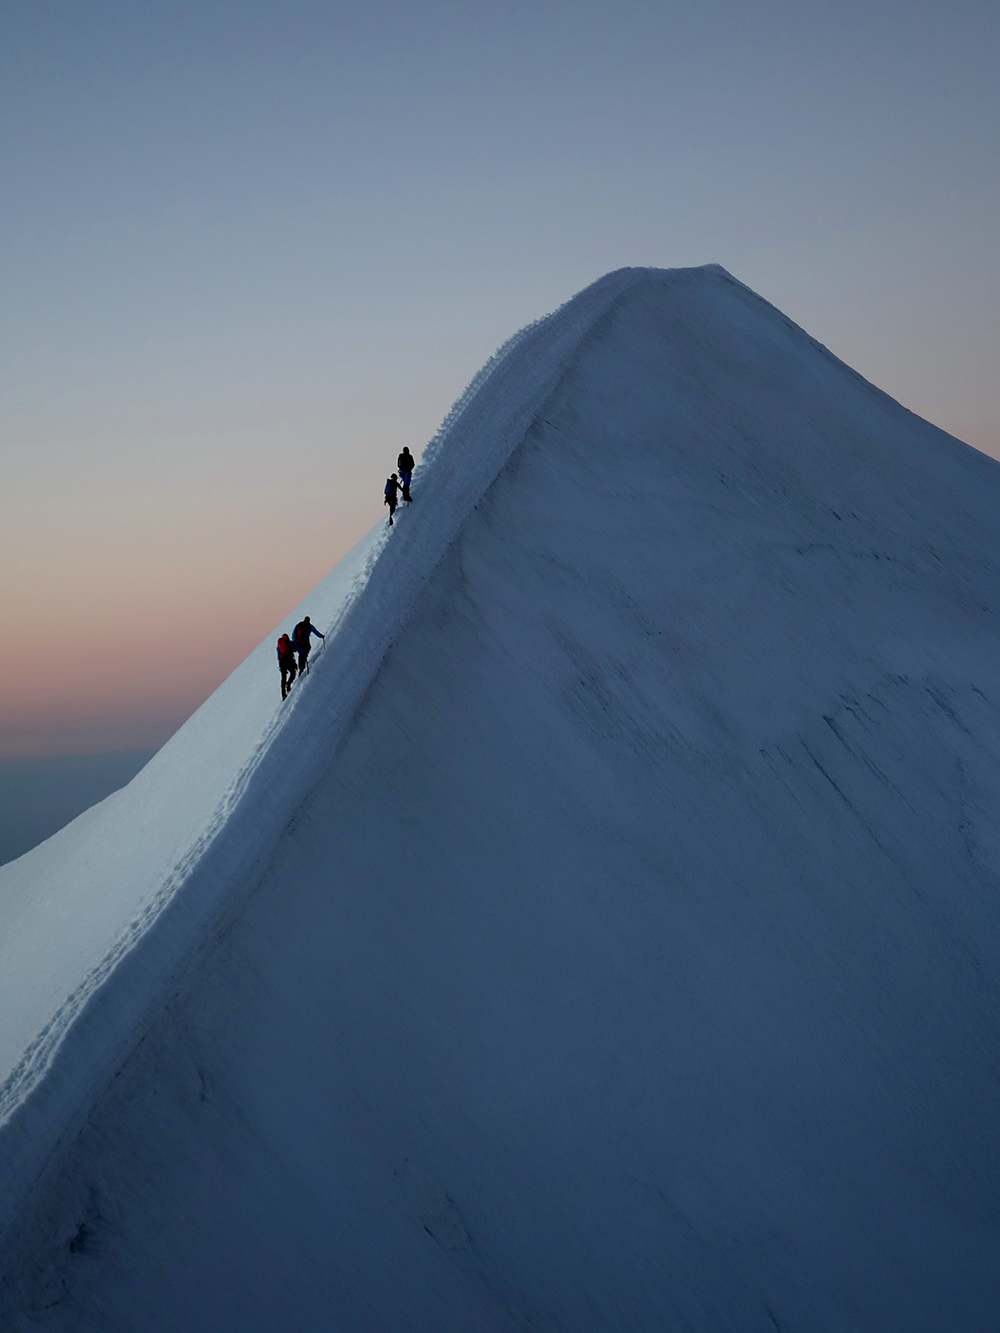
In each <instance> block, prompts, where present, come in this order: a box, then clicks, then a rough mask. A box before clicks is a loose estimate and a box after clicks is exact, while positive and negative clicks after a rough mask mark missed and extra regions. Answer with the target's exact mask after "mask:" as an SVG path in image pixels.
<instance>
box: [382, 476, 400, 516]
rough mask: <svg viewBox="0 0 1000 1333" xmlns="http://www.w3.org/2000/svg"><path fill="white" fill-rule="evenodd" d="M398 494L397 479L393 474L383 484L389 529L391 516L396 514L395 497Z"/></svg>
mask: <svg viewBox="0 0 1000 1333" xmlns="http://www.w3.org/2000/svg"><path fill="white" fill-rule="evenodd" d="M398 494H399V478H398V477H397V476H396V474H395V472H394V473H393V474H392V476H391V477H390V478H389V480H388V481H387V482H386V483H385V502H386V504H387V505H388V506H389V527H390V528H391V527H392V516H393V514H394V513H395V512H396V504H397V500H396V497H397V495H398Z"/></svg>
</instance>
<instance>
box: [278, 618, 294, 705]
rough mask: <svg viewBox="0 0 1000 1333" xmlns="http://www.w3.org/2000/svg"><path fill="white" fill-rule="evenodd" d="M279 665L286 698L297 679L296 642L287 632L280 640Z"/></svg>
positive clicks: (282, 690)
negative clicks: (293, 641)
mask: <svg viewBox="0 0 1000 1333" xmlns="http://www.w3.org/2000/svg"><path fill="white" fill-rule="evenodd" d="M278 666H279V667H281V697H282V699H284V698H285V696H286V695H287V694H288V691H289V690H290V689H291V688H292V681H293V680H294V679H295V644H294V643H292V641H291V639H290V638H289V637H288V635H287V634H282V636H281V638H280V639H279V640H278Z"/></svg>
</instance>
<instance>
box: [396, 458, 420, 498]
mask: <svg viewBox="0 0 1000 1333" xmlns="http://www.w3.org/2000/svg"><path fill="white" fill-rule="evenodd" d="M396 466H397V467H398V468H399V479H400V481H401V482H402V483H403V499H404V500H405V501H406V503H407V504H409V503H410V501H411V500H412V499H413V496H412V495H411V494H410V478H411V477H412V476H413V469H414V468H415V467H416V463H415V462H414V461H413V455H412V454H411V453H410V451H409V449H408V448H407V447H406V445H404V446H403V452H402V453H401V454H400V455H399V457H398V458H397V459H396Z"/></svg>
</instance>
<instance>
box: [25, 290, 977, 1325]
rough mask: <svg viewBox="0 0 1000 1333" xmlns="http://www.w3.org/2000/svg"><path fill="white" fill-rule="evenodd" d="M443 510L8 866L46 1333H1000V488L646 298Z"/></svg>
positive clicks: (813, 367) (649, 293) (498, 422)
mask: <svg viewBox="0 0 1000 1333" xmlns="http://www.w3.org/2000/svg"><path fill="white" fill-rule="evenodd" d="M414 492H415V495H416V497H417V498H416V501H415V503H414V506H413V508H412V510H411V511H408V512H405V513H403V514H402V515H401V522H400V523H399V524H398V525H397V526H396V527H395V528H393V530H392V533H391V534H390V535H388V536H387V530H386V529H385V528H384V527H382V528H380V529H379V530H378V531H377V532H376V533H374V534H373V535H372V536H371V537H370V538H369V539H367V540H366V542H365V543H362V546H361V547H360V548H359V549H358V550H357V551H356V552H355V553H353V554H352V556H351V557H350V558H349V560H348V562H346V563H345V564H344V565H342V566H340V567H338V570H336V571H334V574H333V575H331V576H330V580H328V581H327V582H326V583H324V584H323V585H321V588H320V589H319V590H317V592H316V593H315V594H314V595H313V596H312V597H311V598H310V599H308V600H307V601H306V602H305V603H304V604H303V609H304V610H308V611H309V612H310V614H312V615H313V618H314V620H316V621H317V622H318V623H319V624H320V626H321V627H322V628H324V629H325V628H326V626H327V625H328V624H329V625H332V626H333V633H332V634H331V636H330V637H329V638H328V640H327V644H326V646H325V648H324V650H323V652H322V655H321V656H320V657H319V658H318V659H317V662H316V665H315V667H314V669H313V671H312V674H311V675H310V677H309V678H308V679H307V680H306V682H305V683H304V686H303V687H301V688H299V687H297V688H296V692H295V693H294V694H293V696H292V700H291V702H290V704H289V705H287V706H286V708H285V709H281V708H279V707H278V705H277V686H276V678H275V677H276V673H275V670H274V662H273V650H272V646H271V640H270V639H269V640H268V642H267V643H266V644H265V645H263V646H262V648H261V649H259V650H258V652H257V653H256V654H254V655H253V656H251V658H249V659H248V661H247V662H246V663H244V665H243V667H241V668H240V670H239V672H237V673H236V674H235V675H234V677H233V678H232V679H231V680H230V681H229V682H227V684H226V686H224V687H223V689H222V690H220V691H219V692H218V694H217V695H216V696H214V697H213V699H212V700H210V701H209V703H208V704H207V705H206V706H205V708H204V709H203V710H202V711H201V712H200V713H199V714H197V715H196V716H195V718H193V719H192V720H191V722H190V723H189V724H188V726H187V727H186V728H185V729H183V730H182V732H181V733H179V734H178V736H177V737H176V738H175V740H174V741H173V742H171V746H169V747H167V749H166V750H165V751H164V752H163V753H162V754H161V755H160V756H158V757H157V760H156V761H154V764H153V765H150V767H149V768H148V769H147V770H145V771H144V773H143V774H141V775H140V777H139V778H138V779H136V782H135V783H133V784H132V786H130V787H129V788H128V789H126V791H125V792H124V793H121V794H120V795H119V796H118V797H115V798H112V800H111V801H109V802H106V803H105V804H104V805H103V806H101V807H99V808H98V809H97V810H96V811H95V812H91V813H90V814H89V815H88V816H84V818H83V820H81V821H77V823H76V824H75V825H72V826H70V828H69V829H68V830H66V831H65V832H64V833H63V834H61V835H59V837H57V838H56V839H54V840H52V841H51V842H50V843H48V844H45V845H44V846H43V847H42V848H39V849H38V851H37V852H36V853H32V854H29V856H28V857H26V858H23V860H22V861H20V862H15V863H14V865H13V866H12V867H9V868H8V869H9V870H10V871H11V872H12V874H11V877H10V878H5V877H4V875H3V872H0V893H2V894H3V897H2V899H0V901H2V902H3V903H4V904H6V905H11V904H13V905H16V904H17V903H20V904H21V905H22V906H21V907H20V908H19V909H18V910H20V911H22V912H23V913H24V915H23V916H21V917H15V916H14V906H5V907H4V909H3V910H5V911H7V912H8V915H7V917H5V918H4V920H5V923H6V921H11V922H12V924H13V928H15V929H16V930H19V931H20V938H21V940H22V941H24V942H26V943H27V944H28V945H31V944H32V942H34V943H35V945H37V951H38V953H39V956H41V947H42V945H41V941H42V939H43V936H44V933H45V931H51V932H53V933H54V935H55V936H56V937H57V938H55V939H53V940H52V941H51V944H52V947H53V955H52V956H53V958H55V957H56V955H57V954H58V956H59V958H61V960H62V961H61V963H60V966H62V968H63V970H64V973H65V975H66V976H69V978H70V980H71V982H72V985H67V986H64V987H63V989H62V990H60V985H59V976H60V974H59V972H58V971H57V969H56V962H54V961H50V962H48V963H47V966H48V968H49V970H48V971H47V972H45V970H44V968H43V969H42V970H43V972H44V975H45V976H47V977H50V978H52V977H54V978H55V980H51V981H50V982H49V983H47V984H48V986H49V991H47V992H45V993H44V995H43V996H42V999H41V1000H39V999H36V1000H34V1001H33V1004H34V1006H35V1010H34V1012H35V1015H36V1017H34V1018H32V1017H31V1016H30V1015H29V1016H28V1017H27V1018H25V1017H24V1011H23V1010H21V1009H18V1007H17V1003H16V1001H17V996H18V994H19V993H20V992H19V989H18V985H17V982H16V981H14V982H11V983H10V985H11V996H12V998H11V999H10V1000H5V1003H9V1004H10V1005H11V1007H12V1011H13V1012H14V1015H15V1018H16V1020H17V1022H19V1023H21V1025H22V1027H21V1032H22V1033H26V1034H27V1036H28V1038H29V1040H24V1039H23V1038H18V1040H17V1041H13V1042H12V1043H11V1050H12V1052H13V1056H12V1063H13V1062H14V1061H15V1060H16V1059H17V1057H18V1055H19V1053H20V1051H21V1050H23V1049H24V1048H25V1047H26V1046H29V1045H30V1041H35V1040H37V1038H38V1034H39V1033H40V1032H42V1030H43V1028H44V1027H45V1025H46V1024H53V1020H54V1019H55V1024H54V1025H53V1026H52V1028H51V1032H52V1036H51V1038H49V1039H47V1040H48V1042H49V1044H48V1046H46V1047H44V1048H43V1046H42V1045H39V1046H38V1047H37V1054H36V1055H34V1056H33V1057H32V1061H33V1062H32V1063H29V1064H28V1065H26V1066H25V1067H24V1070H23V1072H22V1073H20V1074H19V1075H18V1076H17V1078H16V1080H15V1081H14V1082H13V1083H12V1084H11V1085H10V1086H11V1091H12V1094H13V1096H12V1106H13V1111H12V1113H11V1115H10V1118H9V1120H8V1122H7V1124H6V1126H5V1127H4V1130H3V1139H4V1143H3V1145H2V1146H4V1147H5V1149H6V1153H5V1157H7V1158H8V1160H13V1162H14V1166H13V1167H11V1168H9V1169H10V1172H11V1176H10V1178H11V1180H12V1181H13V1184H14V1186H15V1187H16V1190H15V1197H16V1199H17V1200H18V1202H19V1210H18V1212H17V1214H16V1222H14V1221H9V1222H8V1225H7V1228H6V1231H5V1233H4V1245H5V1253H6V1256H7V1260H8V1263H7V1269H8V1278H7V1286H6V1288H5V1291H6V1295H5V1297H4V1299H5V1301H6V1306H5V1307H4V1316H5V1320H6V1322H5V1323H4V1324H3V1326H4V1327H7V1326H10V1327H11V1328H12V1329H16V1330H21V1329H28V1328H48V1329H65V1330H70V1329H72V1330H74V1333H75V1331H76V1330H81V1331H83V1333H86V1331H87V1330H91V1329H93V1330H97V1329H107V1328H120V1329H134V1328H135V1329H138V1328H141V1329H142V1330H143V1333H147V1331H148V1333H156V1331H157V1330H161V1329H162V1330H175V1329H178V1328H183V1329H185V1330H206V1331H207V1330H213V1333H215V1331H216V1330H233V1333H236V1330H240V1331H243V1330H257V1329H259V1330H261V1331H262V1333H263V1331H264V1330H272V1329H276V1328H295V1329H316V1330H327V1329H345V1330H348V1329H349V1330H352V1333H353V1330H366V1331H367V1330H392V1331H393V1333H397V1331H398V1330H414V1331H415V1330H421V1331H423V1330H428V1333H429V1331H431V1330H433V1331H434V1333H440V1330H450V1329H461V1330H463V1331H464V1330H474V1329H483V1330H486V1329H489V1330H500V1329H518V1328H520V1329H529V1328H530V1329H549V1330H554V1329H562V1330H567V1331H568V1333H569V1331H571V1333H583V1331H585V1330H612V1329H614V1330H619V1329H620V1330H625V1329H628V1330H647V1329H649V1330H653V1329H670V1330H691V1331H692V1333H694V1331H695V1330H697V1333H702V1331H703V1330H709V1331H712V1330H740V1333H744V1331H748V1333H755V1331H756V1330H760V1331H763V1330H769V1331H770V1330H774V1329H782V1330H786V1331H787V1330H807V1329H808V1330H810V1331H812V1330H818V1331H822V1330H829V1331H830V1333H839V1331H840V1330H843V1329H847V1328H850V1329H852V1330H864V1331H866V1333H867V1331H869V1330H870V1331H871V1333H875V1331H876V1330H878V1331H879V1333H883V1331H884V1330H889V1331H890V1333H897V1331H898V1333H904V1331H905V1333H913V1331H918V1333H924V1331H927V1333H929V1331H930V1330H945V1329H947V1330H952V1329H962V1330H963V1333H965V1331H967V1330H968V1331H971V1330H977V1331H978V1330H982V1331H983V1333H985V1331H986V1330H993V1329H995V1328H996V1327H998V1326H1000V1279H998V1274H997V1266H996V1263H995V1253H996V1244H997V1233H998V1228H1000V1149H998V1145H997V1139H996V1133H995V1127H996V1124H997V1118H998V1111H1000V1086H998V1079H1000V1075H998V1070H1000V1063H998V1058H997V1057H998V1055H1000V1049H998V1048H1000V1041H998V1013H1000V1009H998V999H1000V922H998V897H997V890H998V870H1000V837H998V834H997V832H996V810H997V808H998V805H1000V776H998V772H1000V770H998V760H1000V712H998V708H997V697H998V691H997V687H996V672H997V656H998V654H997V647H998V644H997V607H998V594H1000V562H998V560H997V558H996V555H995V551H996V550H997V549H998V548H997V535H998V533H997V527H998V518H997V515H998V514H1000V469H998V466H997V464H996V463H994V462H992V461H991V460H989V459H987V458H985V457H983V456H981V455H979V454H976V453H975V452H974V451H972V450H970V449H968V448H966V447H965V446H964V445H961V444H960V443H959V442H957V441H955V440H953V439H951V438H950V437H948V436H946V435H944V434H942V433H941V432H940V431H937V430H935V429H934V428H933V427H931V426H929V425H927V424H926V423H924V422H922V421H920V420H919V419H917V418H916V417H914V416H912V415H911V414H910V413H908V412H906V411H905V410H904V409H902V408H901V407H899V406H898V405H897V404H895V403H893V402H892V401H891V400H889V399H888V398H886V397H885V396H884V395H882V394H881V393H879V391H878V390H876V389H874V388H873V387H872V386H870V385H868V384H867V383H865V381H864V380H862V379H861V378H860V377H859V376H857V375H855V374H854V373H853V372H851V371H850V370H848V369H847V368H846V367H844V366H843V365H841V364H840V363H839V362H838V361H836V359H835V358H833V357H831V356H830V354H829V353H827V352H826V351H825V350H824V349H823V348H821V347H819V346H818V345H817V344H816V343H814V342H813V341H812V340H810V339H809V338H807V337H806V336H805V335H804V334H803V333H802V331H801V330H799V329H797V328H795V326H794V325H792V324H790V323H789V321H787V320H786V319H784V318H783V317H782V316H781V315H780V314H779V313H778V312H776V311H774V310H773V309H772V308H771V307H769V306H767V305H766V304H765V303H764V302H762V301H760V300H759V298H757V297H755V296H754V295H753V293H751V292H748V291H747V289H746V288H744V287H742V286H741V285H740V284H739V283H737V282H735V281H734V280H733V279H731V278H729V277H728V275H726V274H724V273H723V272H722V271H721V270H719V269H707V270H678V271H668V272H659V271H655V270H626V271H624V272H622V273H619V274H612V275H609V277H608V278H606V279H604V280H602V282H601V283H598V284H596V285H595V286H594V287H593V288H590V289H588V290H587V291H586V292H584V293H582V294H581V296H580V297H578V298H577V299H576V301H575V302H572V303H570V305H569V306H567V307H565V308H564V309H563V310H562V311H560V312H558V313H557V314H556V315H555V316H552V317H550V319H549V320H545V321H541V322H540V323H539V324H538V325H536V326H533V328H532V329H529V330H526V331H525V332H524V333H523V334H521V335H519V336H518V338H516V339H514V340H512V342H511V343H510V344H508V346H507V347H506V348H505V349H502V351H501V353H500V354H499V356H498V358H497V359H496V361H495V362H494V363H491V365H490V366H488V367H487V368H486V370H485V371H484V372H483V374H482V375H481V376H480V377H479V378H478V379H477V381H475V382H474V384H473V385H472V386H470V390H469V392H468V393H467V394H466V395H465V396H464V397H463V399H462V400H461V401H460V403H459V404H458V405H457V406H456V409H455V411H454V413H453V414H452V416H451V417H450V418H449V419H448V421H446V423H445V426H444V427H443V428H442V433H441V434H440V435H439V437H437V439H436V440H435V441H434V442H433V444H432V446H431V447H430V449H429V450H428V452H427V454H425V463H424V464H423V465H422V466H421V468H420V470H419V471H418V473H417V475H416V477H415V479H414ZM319 611H321V612H322V614H319V613H318V612H319ZM290 620H291V617H289V621H290ZM157 765H159V766H160V767H159V777H157V775H156V770H157ZM126 827H128V828H130V829H136V830H140V829H141V836H140V837H137V838H136V839H134V840H133V841H130V842H129V843H128V844H127V845H126V846H124V847H123V846H122V842H123V839H122V829H123V828H126ZM46 858H48V859H46ZM126 872H127V873H126ZM42 885H44V886H46V887H45V889H44V890H42V889H40V886H42ZM99 892H106V893H107V894H108V895H109V902H108V904H107V905H106V906H105V907H103V908H102V912H103V917H102V920H103V921H104V925H103V926H102V927H101V928H102V929H103V930H104V932H105V934H104V936H100V934H99V932H98V931H97V930H96V929H95V930H94V931H93V932H92V934H91V935H90V936H84V937H83V938H82V939H76V938H74V936H73V932H72V931H71V930H68V931H63V933H62V934H60V921H61V919H62V918H61V917H60V911H63V913H64V915H65V916H66V917H67V918H68V917H69V909H67V907H66V904H67V903H68V904H72V903H73V902H79V903H80V904H81V905H80V907H79V908H77V909H75V910H76V912H77V914H78V916H77V917H76V918H73V919H74V920H75V919H78V918H79V914H80V913H82V912H83V908H84V907H85V906H88V905H89V904H90V902H92V901H93V899H94V895H97V894H99ZM74 894H76V895H77V896H76V897H74V896H73V895H74ZM46 895H47V896H46ZM99 905H100V904H99ZM126 906H127V908H128V910H125V907H126ZM45 912H48V913H49V916H48V918H45V917H44V916H43V913H45ZM40 923H41V924H40ZM43 927H44V929H43ZM67 937H68V938H67ZM59 950H61V953H59ZM88 950H89V953H88V952H87V951H88ZM33 975H34V974H33V972H32V971H31V970H30V969H29V968H28V967H27V965H26V968H25V970H24V971H23V972H22V973H21V983H22V985H23V986H25V987H27V989H28V991H29V992H30V989H31V987H30V984H29V983H30V982H31V978H32V976H33ZM5 984H6V983H5ZM88 988H89V989H88ZM49 992H51V996H52V999H51V1001H50V1000H49V999H47V998H46V996H48V994H49ZM38 993H40V992H38ZM67 996H70V997H71V998H70V999H69V1001H68V1002H67V998H66V997H67ZM60 1015H61V1016H60ZM29 1020H30V1021H29ZM25 1092H27V1093H28V1095H27V1096H25V1095H24V1094H25ZM18 1098H20V1100H18ZM18 1154H19V1155H18ZM46 1162H50V1166H49V1168H48V1170H47V1171H46V1172H45V1174H44V1175H40V1172H41V1171H42V1168H43V1166H44V1165H45V1163H46ZM8 1216H9V1218H11V1219H13V1218H14V1217H15V1213H14V1211H13V1209H11V1211H10V1212H9V1214H8ZM0 1322H2V1321H0Z"/></svg>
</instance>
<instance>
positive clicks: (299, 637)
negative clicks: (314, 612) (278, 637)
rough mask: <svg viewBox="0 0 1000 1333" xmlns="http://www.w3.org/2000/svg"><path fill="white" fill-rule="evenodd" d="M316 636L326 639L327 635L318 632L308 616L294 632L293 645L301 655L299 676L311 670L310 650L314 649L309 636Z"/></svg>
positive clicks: (320, 631)
mask: <svg viewBox="0 0 1000 1333" xmlns="http://www.w3.org/2000/svg"><path fill="white" fill-rule="evenodd" d="M311 634H315V635H316V636H317V637H318V638H320V639H325V638H326V635H325V634H324V633H323V631H322V630H318V629H317V628H316V626H315V625H314V624H313V623H312V621H311V620H310V619H309V617H308V616H304V617H303V619H302V620H300V621H299V623H298V624H297V625H296V626H295V628H294V629H293V630H292V643H293V644H294V645H295V651H296V652H297V653H298V655H299V675H300V676H301V675H302V673H303V672H304V671H306V670H308V668H309V649H310V648H311V647H312V643H311V641H310V638H309V636H310V635H311Z"/></svg>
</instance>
